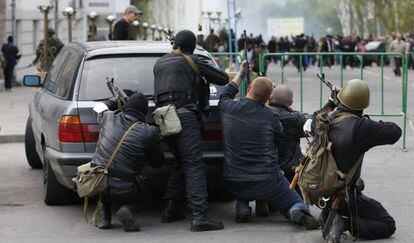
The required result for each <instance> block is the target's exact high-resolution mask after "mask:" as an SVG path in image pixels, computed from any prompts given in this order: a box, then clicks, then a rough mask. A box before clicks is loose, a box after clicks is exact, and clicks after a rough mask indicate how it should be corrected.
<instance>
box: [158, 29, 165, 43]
mask: <svg viewBox="0 0 414 243" xmlns="http://www.w3.org/2000/svg"><path fill="white" fill-rule="evenodd" d="M163 29H164V28H163V27H161V26H158V28H157V30H158V40H159V41H162V36H161V34H162V31H163Z"/></svg>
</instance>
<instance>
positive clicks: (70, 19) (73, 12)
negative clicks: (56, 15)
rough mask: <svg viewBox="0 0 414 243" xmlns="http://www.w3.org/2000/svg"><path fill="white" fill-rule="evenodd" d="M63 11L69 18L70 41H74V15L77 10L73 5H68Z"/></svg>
mask: <svg viewBox="0 0 414 243" xmlns="http://www.w3.org/2000/svg"><path fill="white" fill-rule="evenodd" d="M62 13H63V16H66V17H67V19H68V41H69V42H72V16H73V15H74V14H75V13H76V11H75V10H74V9H73V8H72V7H67V8H66V9H65V11H63V12H62Z"/></svg>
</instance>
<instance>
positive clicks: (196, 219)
mask: <svg viewBox="0 0 414 243" xmlns="http://www.w3.org/2000/svg"><path fill="white" fill-rule="evenodd" d="M222 229H224V225H223V223H222V222H215V221H211V220H210V219H209V218H208V217H207V216H206V214H205V213H204V212H193V220H192V221H191V231H193V232H199V231H212V230H222Z"/></svg>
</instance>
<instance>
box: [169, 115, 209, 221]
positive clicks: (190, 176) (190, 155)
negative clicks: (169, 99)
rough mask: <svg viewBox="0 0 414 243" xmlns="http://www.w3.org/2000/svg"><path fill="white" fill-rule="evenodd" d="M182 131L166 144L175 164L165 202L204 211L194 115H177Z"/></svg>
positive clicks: (204, 191)
mask: <svg viewBox="0 0 414 243" xmlns="http://www.w3.org/2000/svg"><path fill="white" fill-rule="evenodd" d="M177 114H178V117H179V118H180V121H181V126H182V131H181V132H180V133H179V134H177V135H173V136H170V137H168V138H167V139H166V140H167V142H168V145H169V147H170V149H171V152H172V153H173V155H174V157H175V160H176V163H175V165H174V166H173V168H172V171H171V175H170V177H169V179H168V183H167V189H166V191H165V195H164V199H165V200H178V201H182V200H184V194H185V193H184V191H185V192H186V195H187V205H188V207H189V208H190V209H191V210H192V211H193V212H202V213H204V212H206V211H207V177H206V168H205V163H204V161H203V159H202V150H201V122H200V119H199V116H198V115H197V113H196V112H193V111H189V110H187V109H184V108H181V109H178V111H177Z"/></svg>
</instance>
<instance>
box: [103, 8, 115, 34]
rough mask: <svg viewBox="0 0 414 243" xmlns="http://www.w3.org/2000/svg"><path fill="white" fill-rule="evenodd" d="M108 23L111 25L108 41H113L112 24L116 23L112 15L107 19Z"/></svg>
mask: <svg viewBox="0 0 414 243" xmlns="http://www.w3.org/2000/svg"><path fill="white" fill-rule="evenodd" d="M105 20H106V22H107V23H108V24H109V34H108V39H109V40H112V23H113V22H114V21H115V17H114V16H113V15H112V14H110V15H108V16H107V17H106V19H105Z"/></svg>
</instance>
